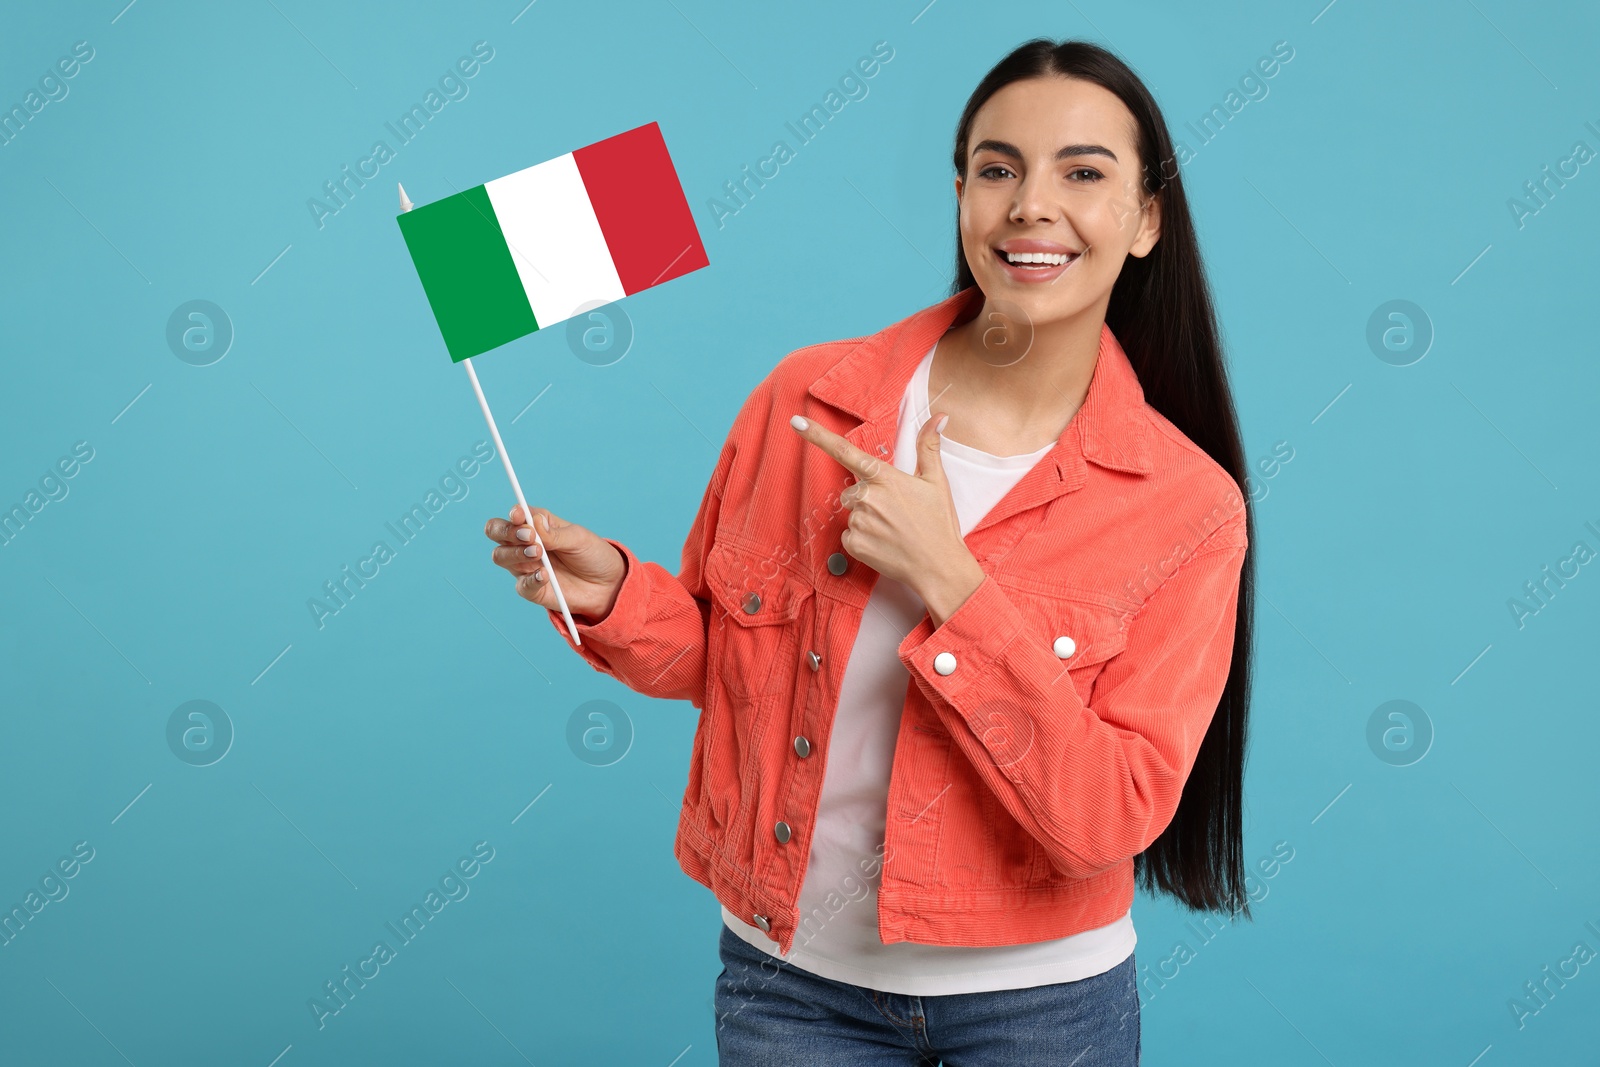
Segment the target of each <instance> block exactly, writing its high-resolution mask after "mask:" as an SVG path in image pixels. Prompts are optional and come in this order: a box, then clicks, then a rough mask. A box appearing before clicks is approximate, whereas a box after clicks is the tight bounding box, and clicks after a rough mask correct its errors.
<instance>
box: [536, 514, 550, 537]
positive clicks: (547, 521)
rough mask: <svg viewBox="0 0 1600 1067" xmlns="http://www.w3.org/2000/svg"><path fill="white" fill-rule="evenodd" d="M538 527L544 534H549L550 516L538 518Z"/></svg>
mask: <svg viewBox="0 0 1600 1067" xmlns="http://www.w3.org/2000/svg"><path fill="white" fill-rule="evenodd" d="M539 525H540V526H543V527H544V532H545V533H549V532H550V516H548V515H540V516H539Z"/></svg>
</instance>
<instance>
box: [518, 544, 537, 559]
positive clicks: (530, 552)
mask: <svg viewBox="0 0 1600 1067" xmlns="http://www.w3.org/2000/svg"><path fill="white" fill-rule="evenodd" d="M522 554H523V555H524V556H527V557H529V558H530V559H531V558H532V557H534V556H537V555H538V554H539V546H538V545H529V546H528V547H527V548H525V549H523V550H522Z"/></svg>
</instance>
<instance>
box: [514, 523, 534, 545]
mask: <svg viewBox="0 0 1600 1067" xmlns="http://www.w3.org/2000/svg"><path fill="white" fill-rule="evenodd" d="M517 540H518V541H532V540H533V531H532V530H530V529H529V528H528V527H526V526H523V527H520V528H519V529H518V530H517Z"/></svg>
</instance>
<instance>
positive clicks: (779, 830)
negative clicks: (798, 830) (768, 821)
mask: <svg viewBox="0 0 1600 1067" xmlns="http://www.w3.org/2000/svg"><path fill="white" fill-rule="evenodd" d="M772 832H773V834H775V835H776V836H777V838H778V844H780V845H781V844H784V843H785V842H786V841H788V840H789V824H788V823H786V822H784V821H782V820H781V819H780V820H779V821H778V825H776V826H774V827H773V828H772Z"/></svg>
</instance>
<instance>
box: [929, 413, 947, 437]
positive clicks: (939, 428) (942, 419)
mask: <svg viewBox="0 0 1600 1067" xmlns="http://www.w3.org/2000/svg"><path fill="white" fill-rule="evenodd" d="M949 421H950V416H949V415H940V416H939V424H938V425H937V426H935V427H934V428H933V432H934V433H944V424H945V423H947V422H949Z"/></svg>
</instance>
